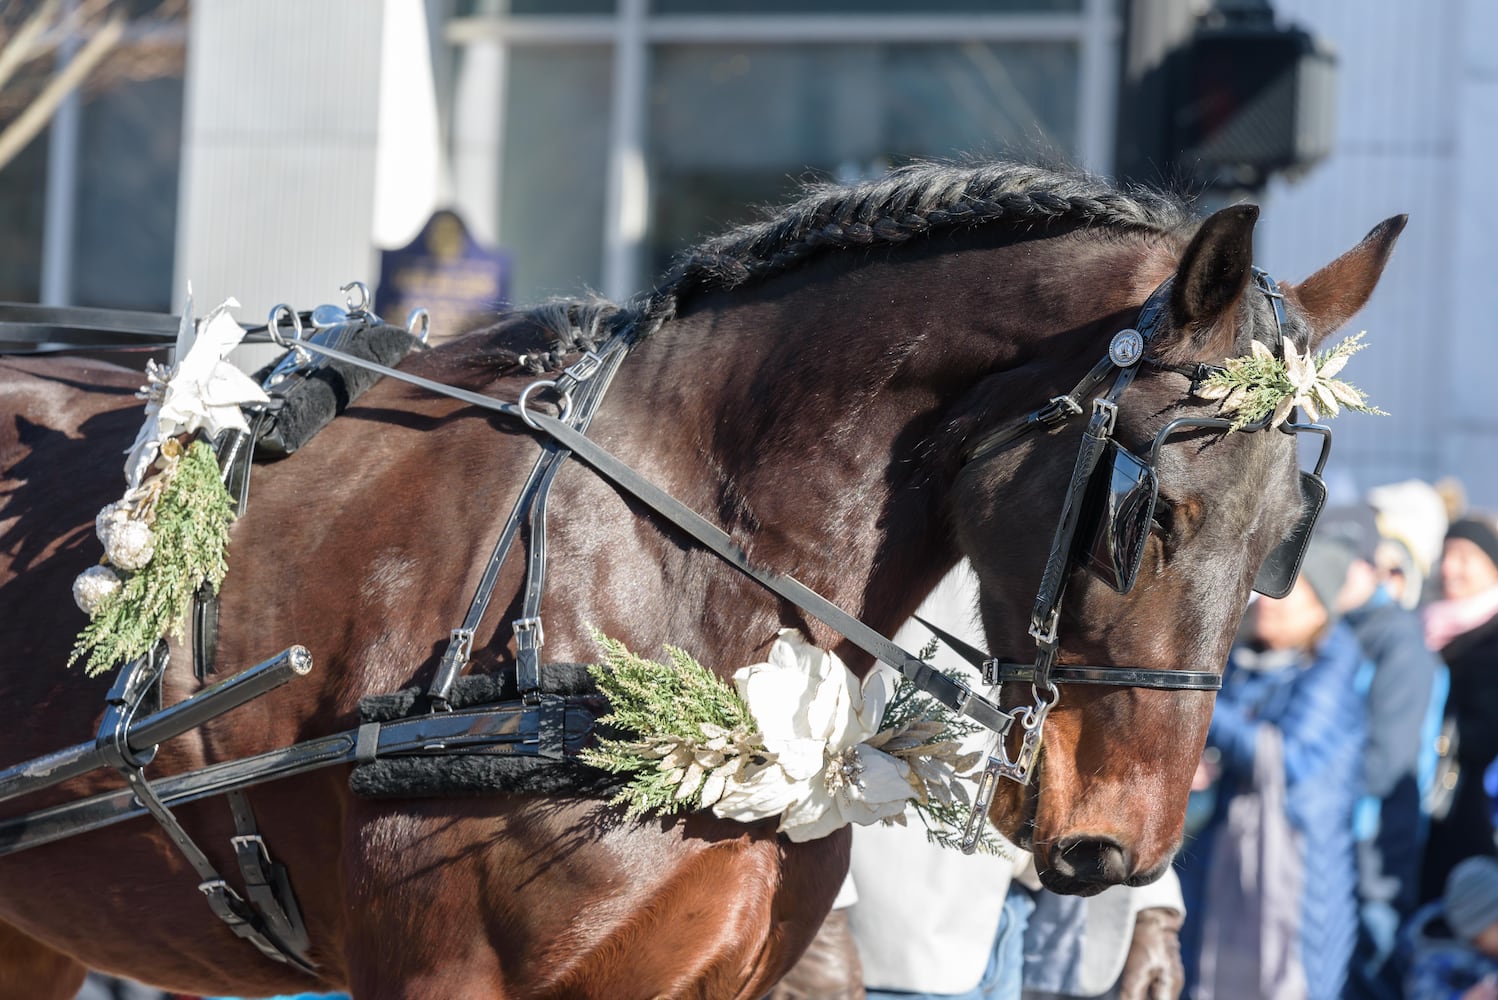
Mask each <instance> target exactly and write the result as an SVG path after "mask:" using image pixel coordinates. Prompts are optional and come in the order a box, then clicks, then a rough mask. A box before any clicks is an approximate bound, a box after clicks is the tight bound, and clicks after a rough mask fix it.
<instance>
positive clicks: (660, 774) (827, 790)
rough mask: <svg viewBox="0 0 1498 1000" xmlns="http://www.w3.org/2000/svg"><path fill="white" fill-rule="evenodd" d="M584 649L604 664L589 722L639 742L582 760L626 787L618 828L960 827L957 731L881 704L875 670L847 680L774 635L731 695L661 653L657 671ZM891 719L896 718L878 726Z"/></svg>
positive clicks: (623, 654)
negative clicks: (626, 820) (682, 814)
mask: <svg viewBox="0 0 1498 1000" xmlns="http://www.w3.org/2000/svg"><path fill="white" fill-rule="evenodd" d="M596 638H597V639H598V641H599V642H600V644H601V645H602V646H603V648H604V652H605V654H606V659H607V664H606V666H601V667H598V668H595V669H594V671H593V676H594V678H595V679H596V680H597V681H598V684H599V688H600V689H601V690H602V691H603V693H604V694H605V695H607V696H608V698H609V701H610V704H611V705H612V708H613V711H612V713H611V714H610V715H609V716H607V717H606V718H605V719H604V720H602V721H604V722H606V723H612V724H613V725H615V726H618V727H619V728H621V729H625V730H629V731H631V732H634V733H638V734H640V738H639V739H638V740H602V741H600V743H599V746H598V747H596V748H594V749H592V750H589V751H585V752H584V755H583V760H584V761H585V762H586V763H589V764H592V765H594V766H596V767H602V768H604V769H606V770H609V771H614V772H616V773H617V772H627V773H630V774H632V778H631V780H630V783H629V785H628V786H627V787H626V788H625V789H624V791H622V792H621V793H620V794H619V796H617V797H616V799H615V801H617V802H623V803H626V804H627V805H628V807H629V809H628V813H629V815H631V816H638V815H643V814H645V813H648V812H674V811H676V810H678V809H681V808H703V809H711V810H712V812H713V813H714V814H715V815H717V816H719V817H721V818H724V819H731V820H736V821H739V822H745V823H750V822H758V821H761V820H765V819H772V818H778V819H779V824H778V826H777V830H778V831H779V832H781V833H784V834H785V835H786V836H787V837H788V838H789V839H791V840H793V841H806V840H814V839H816V838H818V837H825V836H827V835H828V834H830V833H832V832H833V831H835V830H837V829H840V828H841V827H844V826H847V825H848V824H849V823H858V824H861V825H868V824H871V823H877V822H903V816H904V813H905V810H906V808H907V807H909V806H911V805H914V806H915V808H916V811H917V812H918V813H919V814H920V815H921V816H922V818H923V819H927V820H928V826H931V827H932V829H933V832H934V834H935V839H938V840H939V841H941V842H948V840H949V839H950V838H948V837H946V833H945V830H944V829H938V827H943V828H944V827H947V826H952V825H960V818H959V817H958V815H957V810H958V809H959V808H960V807H961V806H965V805H966V804H967V802H968V795H967V791H966V789H965V788H964V787H963V785H962V781H961V780H960V776H961V775H963V774H964V773H966V772H968V771H971V770H972V768H973V767H974V765H975V764H976V763H977V762H978V759H979V757H980V756H981V754H978V753H966V754H965V753H963V751H962V747H961V745H960V743H959V741H958V738H959V737H960V736H961V735H962V733H963V732H964V731H963V730H961V729H960V727H959V728H957V729H954V728H953V727H954V726H956V725H957V724H955V723H954V722H952V721H951V720H948V719H941V718H935V717H933V713H934V712H937V711H940V709H939V706H936V705H935V703H934V702H929V703H927V704H925V705H919V706H918V705H916V704H915V701H914V699H912V698H911V697H909V696H908V694H906V693H903V692H902V694H900V695H897V697H896V698H895V699H894V701H895V702H898V703H899V704H898V705H894V704H892V702H891V700H890V698H889V689H890V686H891V685H890V682H889V681H888V677H889V675H890V673H891V672H890V671H889V669H888V668H887V667H883V666H878V667H876V668H875V670H873V671H871V672H870V674H869V676H868V677H866V678H865V679H864V680H862V681H860V680H859V679H858V678H857V677H856V676H855V675H854V674H853V673H852V671H850V670H848V668H847V667H846V666H844V665H843V663H842V661H841V660H839V659H838V658H837V657H836V656H835V655H833V654H832V653H830V652H828V651H827V650H824V649H820V648H818V647H816V646H814V645H812V644H811V643H810V642H808V641H807V640H806V638H805V637H804V636H803V635H801V633H800V632H798V631H796V630H794V629H786V630H784V631H782V632H781V633H780V635H779V637H778V638H777V639H776V641H775V643H774V644H773V645H772V646H771V648H770V652H769V655H768V657H767V658H766V660H765V662H763V663H756V664H753V665H751V666H748V667H743V668H741V669H739V670H738V671H736V672H735V673H734V675H733V687H732V688H730V687H729V686H728V685H727V684H725V683H724V682H723V681H721V680H719V679H718V678H717V677H716V676H714V675H713V674H712V673H711V672H710V671H708V670H706V669H705V668H703V667H702V666H701V665H700V664H698V663H697V662H696V661H695V660H693V659H692V658H691V657H690V656H688V655H687V654H686V653H684V652H682V651H681V650H679V649H674V648H672V647H669V646H668V647H667V649H666V651H667V654H668V656H669V658H670V659H671V661H672V663H671V664H669V665H668V664H663V663H656V662H653V661H650V660H645V659H642V658H640V657H637V656H634V655H633V654H631V653H630V652H629V651H628V650H627V649H625V648H624V646H623V645H622V644H620V643H618V642H615V641H613V640H608V639H604V638H603V637H601V636H598V637H596ZM891 708H895V709H896V710H895V711H894V712H892V713H890V714H891V715H898V716H899V717H898V718H887V717H886V712H887V710H888V709H891ZM881 720H883V723H881ZM882 724H883V725H884V728H881V725H882ZM954 821H955V822H954Z"/></svg>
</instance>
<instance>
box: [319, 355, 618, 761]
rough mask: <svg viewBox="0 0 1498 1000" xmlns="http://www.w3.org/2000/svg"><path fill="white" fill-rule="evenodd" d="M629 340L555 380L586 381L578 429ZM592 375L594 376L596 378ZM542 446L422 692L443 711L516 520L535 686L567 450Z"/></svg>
mask: <svg viewBox="0 0 1498 1000" xmlns="http://www.w3.org/2000/svg"><path fill="white" fill-rule="evenodd" d="M631 343H632V341H631V339H630V332H629V331H628V330H627V329H626V330H624V331H621V332H619V333H616V334H615V335H614V336H613V337H612V338H611V339H610V341H609V343H608V344H607V345H605V346H604V347H603V349H602V350H601V351H599V352H596V353H595V352H592V351H590V352H588V353H587V354H586V355H584V357H583V359H582V360H580V361H578V362H577V363H576V364H574V365H572V366H570V367H569V368H568V369H567V371H566V372H564V373H563V376H562V377H561V378H559V379H557V381H556V383H555V385H556V387H557V388H558V389H559V390H560V391H563V392H566V393H570V391H571V387H572V386H573V385H576V384H578V381H579V379H583V380H588V381H586V382H585V383H584V384H583V388H582V392H581V394H580V398H579V400H578V404H577V407H576V415H575V416H571V415H569V416H571V419H572V420H573V421H574V422H575V423H576V424H577V425H578V426H579V427H580V428H581V429H582V430H586V429H587V427H588V425H589V424H590V423H591V422H592V420H593V416H594V414H595V413H596V412H597V410H598V404H599V402H600V401H601V400H602V398H603V392H604V390H605V389H607V388H608V384H609V382H611V381H612V380H613V377H614V373H615V372H617V371H618V369H619V365H620V363H622V362H623V360H624V355H625V354H627V353H628V350H629V347H630V346H631ZM303 346H305V347H307V348H308V349H310V350H313V351H319V350H321V351H322V352H323V353H326V354H328V355H330V356H331V357H334V358H343V359H344V360H348V361H349V362H350V363H355V364H362V365H364V366H366V367H369V368H372V369H374V370H376V371H380V372H381V373H382V374H384V375H386V376H387V377H391V378H395V379H397V380H400V381H404V382H410V383H412V384H414V385H419V386H421V387H423V388H427V389H431V390H432V391H435V392H439V393H441V394H443V395H447V396H454V397H455V398H457V399H460V400H463V401H464V402H469V403H474V402H476V401H477V400H483V401H484V402H483V403H478V404H477V405H480V406H483V407H484V408H485V409H491V410H499V411H500V412H502V413H506V414H508V415H510V416H515V417H521V418H522V419H523V414H522V411H521V410H520V409H519V408H518V407H515V406H513V405H512V404H508V403H500V402H499V401H498V400H494V399H490V398H489V397H488V396H477V395H476V394H469V393H467V392H466V391H465V390H453V389H451V388H450V387H447V386H443V385H442V384H441V383H440V382H430V381H429V380H427V379H422V378H420V377H419V376H413V375H408V374H406V373H405V372H401V371H399V370H398V369H394V368H385V367H383V366H381V365H378V364H372V363H370V362H368V361H365V360H363V359H361V358H356V357H354V356H352V355H344V354H343V352H341V351H337V350H329V349H326V348H322V347H320V346H318V345H315V344H310V343H304V345H303ZM595 375H598V376H600V377H598V378H596V379H595V378H594V376H595ZM564 380H566V381H564ZM468 396H473V398H466V397H468ZM542 445H543V446H542V450H541V456H540V457H539V458H537V459H536V464H535V465H534V466H532V468H531V472H530V475H529V476H528V477H526V481H525V485H524V486H523V487H521V490H520V496H519V497H518V498H517V499H516V501H515V506H514V508H513V509H512V510H511V512H510V517H509V520H507V521H506V522H505V526H504V528H503V530H502V531H501V532H500V536H499V540H498V541H497V542H496V543H495V545H494V550H493V552H491V553H490V555H489V562H488V563H487V564H486V565H485V567H484V573H483V576H482V577H480V579H479V583H478V586H477V587H476V588H474V594H473V598H472V600H471V601H470V602H469V605H468V613H467V614H466V615H464V616H463V624H462V625H461V626H459V627H458V628H456V629H453V631H452V634H451V637H450V638H449V640H448V645H447V649H446V650H444V651H443V654H442V660H441V662H439V663H438V665H437V672H436V674H435V675H434V677H433V679H432V684H431V686H430V687H429V688H428V690H427V697H428V699H429V700H430V702H431V703H432V705H433V706H434V707H436V708H437V709H438V710H439V711H447V710H449V709H450V708H451V704H450V703H449V701H448V694H449V693H450V692H451V691H452V686H453V682H454V681H456V680H457V679H458V677H459V676H460V675H461V674H462V673H463V671H464V670H465V669H466V668H467V666H468V661H469V660H470V658H471V657H472V655H473V640H474V636H475V635H476V634H477V632H478V627H479V625H480V623H481V622H482V621H483V618H484V614H485V612H487V611H488V608H489V603H490V601H491V600H492V599H493V596H494V588H495V586H496V585H497V584H498V582H499V573H500V570H501V569H502V568H503V566H504V562H505V559H506V558H507V557H508V555H509V552H510V548H511V546H512V545H513V544H514V542H515V537H516V536H517V535H518V534H519V532H520V528H521V526H522V525H525V524H528V525H529V527H530V537H529V539H528V542H527V549H528V552H529V556H528V563H529V568H528V571H527V574H526V592H525V597H524V601H523V604H522V608H523V610H522V612H521V616H520V618H519V619H517V620H516V621H515V623H514V628H515V638H516V660H515V662H516V672H517V680H518V681H519V686H520V690H521V692H522V693H524V694H526V695H529V694H530V693H532V692H534V691H536V690H538V689H539V688H540V686H541V673H540V669H541V667H540V653H539V649H540V647H541V645H542V644H543V642H544V634H543V633H542V630H541V597H542V594H543V593H544V590H545V586H546V497H547V496H548V494H549V492H550V490H551V484H552V482H553V480H555V478H556V474H557V472H558V471H560V469H561V465H562V463H563V462H565V461H566V460H567V456H568V454H569V453H568V451H567V450H566V449H565V448H562V447H560V446H558V445H556V444H554V443H552V442H550V441H543V443H542ZM552 750H553V751H556V748H555V747H553V748H552Z"/></svg>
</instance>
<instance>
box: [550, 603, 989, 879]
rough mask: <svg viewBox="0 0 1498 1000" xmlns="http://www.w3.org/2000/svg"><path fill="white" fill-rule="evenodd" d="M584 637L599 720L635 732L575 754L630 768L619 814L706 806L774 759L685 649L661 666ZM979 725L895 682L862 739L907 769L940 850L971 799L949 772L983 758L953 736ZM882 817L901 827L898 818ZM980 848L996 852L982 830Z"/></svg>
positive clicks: (735, 698)
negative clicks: (593, 653) (596, 654)
mask: <svg viewBox="0 0 1498 1000" xmlns="http://www.w3.org/2000/svg"><path fill="white" fill-rule="evenodd" d="M593 638H594V641H596V642H597V643H598V645H599V647H600V648H601V649H602V651H603V662H602V663H600V664H595V665H593V666H592V667H590V668H589V672H590V673H591V674H592V676H593V679H594V681H595V682H596V683H597V684H598V689H599V691H600V692H601V693H602V694H603V695H604V696H605V697H606V698H607V699H608V700H609V704H610V707H611V709H612V711H611V712H610V713H609V714H608V715H605V716H603V717H602V718H600V719H599V722H600V723H602V724H604V725H609V726H613V727H616V728H618V729H620V730H623V731H625V732H628V733H633V734H637V735H638V738H637V739H618V740H615V739H600V740H599V741H598V744H597V746H595V747H592V748H589V749H586V750H584V751H583V752H582V753H581V754H580V755H579V758H580V759H581V760H582V762H583V763H585V764H588V765H590V766H592V767H597V768H601V769H603V770H605V771H608V772H610V773H611V774H628V775H630V778H629V781H628V783H627V784H626V785H625V786H624V788H623V789H621V790H620V791H619V793H618V794H617V795H615V796H614V798H613V799H612V800H611V804H613V805H623V806H624V807H625V816H626V818H629V819H636V818H639V817H642V816H646V815H651V814H655V815H672V814H674V813H677V812H682V811H691V810H697V809H704V808H707V807H709V806H711V804H712V803H713V802H715V801H717V799H718V798H719V797H720V796H721V795H722V791H723V788H724V786H725V785H726V784H728V783H730V782H734V781H742V780H745V779H749V778H752V777H753V775H754V774H755V773H756V771H757V770H758V769H760V768H762V767H763V766H764V765H767V764H770V763H773V762H774V760H775V756H774V754H772V753H771V752H770V751H769V750H768V749H767V748H766V746H765V744H764V741H763V737H762V736H761V735H760V733H759V732H758V731H757V726H756V723H755V720H754V716H753V715H752V714H751V712H750V710H749V706H748V704H746V703H745V701H744V700H743V698H741V697H740V696H739V694H738V692H737V691H736V690H734V688H733V687H732V686H730V685H729V684H727V683H726V682H724V681H723V680H722V679H720V678H719V677H718V676H716V675H715V674H713V673H712V672H711V671H710V670H708V669H707V668H705V667H703V666H702V665H701V664H700V663H698V662H697V661H696V660H694V659H693V658H692V657H691V655H690V654H688V653H687V652H685V651H684V650H681V649H678V648H676V647H674V646H666V647H665V651H666V657H667V659H668V660H669V662H668V663H660V662H657V661H654V660H649V659H646V658H645V657H642V656H637V655H636V654H634V653H632V652H630V651H629V649H628V648H627V647H626V646H625V645H624V644H623V643H622V642H619V641H618V640H615V639H609V638H607V637H605V636H603V635H602V634H601V633H598V632H597V631H595V632H594V633H593ZM979 728H980V727H979V726H978V725H977V724H976V723H972V722H968V721H966V720H961V719H959V718H957V717H956V716H955V715H953V714H952V713H950V712H948V711H947V710H946V708H945V707H944V706H942V705H941V704H940V703H938V702H936V701H935V700H934V699H932V698H930V697H928V696H926V695H925V694H923V693H922V692H920V691H918V690H917V689H916V687H915V685H913V684H910V683H908V682H906V681H905V680H903V679H902V680H901V681H900V682H899V684H898V687H897V689H896V692H895V695H894V697H893V698H892V699H891V700H890V702H889V704H888V705H887V706H886V708H885V713H884V717H883V719H882V721H881V723H880V730H879V732H878V733H877V734H876V735H875V736H874V737H872V738H870V739H869V740H868V741H867V742H868V745H869V746H870V747H873V748H875V749H878V750H881V751H882V752H884V753H887V754H889V755H891V756H893V757H896V758H898V759H900V760H902V761H904V762H905V763H906V764H907V765H908V766H909V767H910V768H911V771H912V774H913V775H914V781H913V787H912V798H911V800H910V804H911V806H912V807H913V808H914V809H915V812H916V815H917V816H918V817H919V818H920V820H921V821H922V822H923V823H924V824H925V826H926V828H927V838H928V839H929V840H931V841H932V842H933V843H935V844H938V845H940V846H943V847H958V846H959V841H960V839H961V835H960V831H961V830H962V828H963V826H964V824H965V823H966V822H967V814H968V806H969V805H970V801H971V800H970V799H969V797H968V794H967V790H966V789H965V788H964V787H963V779H959V778H957V777H956V775H954V773H953V771H955V772H956V774H962V773H965V772H967V771H969V770H970V769H971V768H972V767H973V766H974V765H975V764H976V763H977V761H978V760H979V759H981V757H982V754H981V753H970V754H966V755H960V756H958V755H957V752H958V750H959V749H960V748H959V747H958V743H957V741H959V740H960V739H962V738H963V737H965V736H968V735H971V734H972V733H974V732H977V731H978V729H979ZM922 792H923V793H924V794H921V793H922ZM885 822H897V823H901V824H902V825H903V823H904V816H903V815H900V816H897V817H895V818H894V819H893V820H886V821H885ZM979 849H980V850H982V851H983V852H984V853H990V854H1003V853H1004V850H1003V847H1002V846H1001V844H1000V843H999V841H998V838H997V837H995V836H994V834H993V833H992V831H991V830H989V829H988V828H985V831H984V835H983V839H982V840H981V841H980V843H979Z"/></svg>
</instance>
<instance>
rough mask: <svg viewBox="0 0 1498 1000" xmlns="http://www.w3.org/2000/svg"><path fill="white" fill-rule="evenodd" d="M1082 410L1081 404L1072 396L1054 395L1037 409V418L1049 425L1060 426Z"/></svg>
mask: <svg viewBox="0 0 1498 1000" xmlns="http://www.w3.org/2000/svg"><path fill="white" fill-rule="evenodd" d="M1081 412H1082V406H1081V404H1079V403H1078V402H1077V401H1076V400H1075V399H1072V398H1071V397H1070V396H1052V397H1051V398H1050V399H1049V400H1047V401H1046V404H1045V405H1044V406H1042V407H1041V408H1040V409H1038V410H1036V411H1035V419H1036V420H1038V421H1040V422H1041V423H1043V424H1045V425H1046V426H1047V427H1058V426H1060V425H1061V424H1063V423H1065V422H1066V421H1068V420H1070V419H1071V418H1072V417H1075V416H1078V415H1080V414H1081Z"/></svg>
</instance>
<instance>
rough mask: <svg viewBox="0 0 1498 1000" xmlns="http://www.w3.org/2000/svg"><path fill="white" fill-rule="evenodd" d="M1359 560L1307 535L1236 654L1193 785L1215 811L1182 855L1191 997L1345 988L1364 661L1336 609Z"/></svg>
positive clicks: (1328, 994)
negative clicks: (1292, 576) (1302, 553)
mask: <svg viewBox="0 0 1498 1000" xmlns="http://www.w3.org/2000/svg"><path fill="white" fill-rule="evenodd" d="M1350 563H1351V556H1350V553H1349V551H1348V549H1347V548H1346V546H1343V545H1339V544H1336V543H1330V542H1328V541H1326V540H1325V539H1318V538H1314V537H1313V538H1312V540H1311V545H1310V547H1309V550H1308V552H1307V554H1306V559H1305V563H1304V564H1303V566H1302V569H1301V573H1300V577H1299V579H1297V581H1296V584H1295V587H1294V589H1293V590H1292V591H1291V592H1290V594H1289V595H1287V596H1286V597H1285V598H1284V599H1283V600H1278V601H1276V600H1271V599H1268V598H1261V599H1259V600H1258V601H1256V602H1255V603H1254V604H1253V605H1252V606H1251V607H1250V608H1249V611H1248V614H1247V616H1246V617H1245V619H1244V630H1243V632H1242V634H1241V636H1240V641H1239V642H1238V644H1237V645H1236V646H1235V647H1234V649H1233V651H1232V654H1231V656H1230V659H1229V661H1228V666H1227V670H1226V673H1225V674H1224V678H1223V688H1222V692H1221V693H1220V694H1219V695H1218V696H1217V705H1216V709H1215V710H1214V712H1213V715H1212V723H1211V728H1210V730H1209V732H1208V736H1207V752H1206V753H1205V754H1204V756H1203V765H1202V769H1201V770H1200V771H1199V772H1198V778H1197V782H1196V786H1195V787H1197V788H1198V789H1200V792H1198V795H1207V796H1210V797H1211V805H1210V810H1209V812H1208V818H1207V819H1206V821H1205V823H1204V824H1203V825H1202V826H1201V827H1200V828H1199V829H1198V831H1197V834H1196V837H1195V838H1194V839H1193V840H1191V841H1189V842H1188V843H1187V844H1186V845H1185V846H1184V847H1183V849H1182V851H1181V855H1180V858H1179V859H1178V860H1177V869H1178V871H1179V873H1180V876H1181V883H1182V890H1183V893H1184V896H1185V900H1186V912H1187V914H1188V918H1187V921H1186V926H1185V927H1184V928H1183V929H1182V934H1181V945H1182V952H1183V959H1184V960H1185V964H1186V971H1187V994H1186V995H1187V996H1189V997H1191V998H1193V1000H1230V998H1240V997H1248V996H1266V997H1268V996H1275V997H1279V996H1287V997H1288V996H1297V997H1306V998H1308V1000H1338V998H1339V996H1340V995H1341V993H1342V990H1343V986H1344V983H1345V981H1346V979H1347V971H1348V965H1349V962H1350V960H1351V958H1352V953H1353V944H1354V941H1355V940H1356V938H1357V928H1358V914H1357V899H1356V889H1357V871H1356V863H1355V858H1354V848H1353V808H1354V805H1355V803H1356V802H1357V799H1358V797H1359V796H1360V795H1361V794H1362V753H1363V747H1364V739H1365V731H1366V718H1365V706H1364V700H1363V697H1362V695H1361V694H1360V693H1359V690H1358V686H1357V684H1358V675H1359V673H1360V671H1361V670H1362V669H1363V664H1364V657H1363V654H1362V651H1361V650H1360V648H1359V647H1358V644H1357V640H1356V639H1355V638H1354V636H1353V633H1352V631H1351V629H1349V628H1348V626H1347V625H1346V623H1344V622H1341V621H1339V620H1338V618H1337V615H1336V612H1335V606H1336V603H1335V602H1336V596H1337V593H1338V592H1339V591H1340V590H1341V587H1342V584H1343V582H1344V580H1345V579H1346V575H1347V569H1348V566H1349V564H1350Z"/></svg>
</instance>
